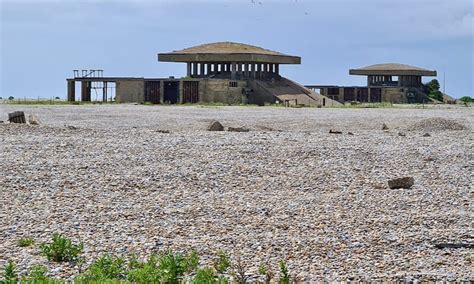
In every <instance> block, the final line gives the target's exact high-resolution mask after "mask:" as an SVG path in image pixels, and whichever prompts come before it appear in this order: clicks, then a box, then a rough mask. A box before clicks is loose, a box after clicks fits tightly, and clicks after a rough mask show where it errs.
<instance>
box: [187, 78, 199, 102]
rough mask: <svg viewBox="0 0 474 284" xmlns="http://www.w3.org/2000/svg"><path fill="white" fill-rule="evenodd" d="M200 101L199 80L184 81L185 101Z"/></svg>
mask: <svg viewBox="0 0 474 284" xmlns="http://www.w3.org/2000/svg"><path fill="white" fill-rule="evenodd" d="M198 101H199V82H198V81H183V103H190V104H195V103H197V102H198Z"/></svg>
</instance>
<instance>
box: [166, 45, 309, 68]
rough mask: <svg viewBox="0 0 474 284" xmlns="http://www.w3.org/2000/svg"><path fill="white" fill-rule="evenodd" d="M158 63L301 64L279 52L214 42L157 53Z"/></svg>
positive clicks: (299, 59) (299, 61)
mask: <svg viewBox="0 0 474 284" xmlns="http://www.w3.org/2000/svg"><path fill="white" fill-rule="evenodd" d="M158 61H164V62H204V63H207V62H209V63H230V62H241V63H276V64H301V57H299V56H292V55H286V54H283V53H280V52H276V51H272V50H268V49H264V48H261V47H258V46H253V45H248V44H243V43H235V42H216V43H208V44H202V45H198V46H194V47H190V48H186V49H182V50H178V51H173V52H169V53H159V54H158Z"/></svg>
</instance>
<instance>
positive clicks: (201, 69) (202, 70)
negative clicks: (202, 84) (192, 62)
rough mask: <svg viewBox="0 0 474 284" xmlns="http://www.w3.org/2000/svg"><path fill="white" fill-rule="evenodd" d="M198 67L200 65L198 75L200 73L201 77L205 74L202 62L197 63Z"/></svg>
mask: <svg viewBox="0 0 474 284" xmlns="http://www.w3.org/2000/svg"><path fill="white" fill-rule="evenodd" d="M199 67H200V70H199V71H200V72H199V75H201V77H204V76H205V75H206V74H205V72H204V63H202V62H201V63H199Z"/></svg>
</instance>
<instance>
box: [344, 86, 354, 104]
mask: <svg viewBox="0 0 474 284" xmlns="http://www.w3.org/2000/svg"><path fill="white" fill-rule="evenodd" d="M355 100H356V93H355V88H348V87H346V88H344V101H346V102H351V101H355Z"/></svg>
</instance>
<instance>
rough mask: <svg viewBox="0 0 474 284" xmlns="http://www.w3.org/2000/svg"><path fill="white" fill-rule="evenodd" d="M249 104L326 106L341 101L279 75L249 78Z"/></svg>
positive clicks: (337, 103)
mask: <svg viewBox="0 0 474 284" xmlns="http://www.w3.org/2000/svg"><path fill="white" fill-rule="evenodd" d="M249 83H250V88H252V90H253V92H252V94H251V95H250V96H249V101H248V102H249V103H250V104H257V105H263V104H265V103H276V102H278V103H283V104H285V105H286V106H293V107H299V106H306V107H326V106H337V105H341V103H339V102H337V101H335V100H332V99H330V98H328V97H325V96H323V95H321V94H319V93H316V92H313V91H311V90H309V89H308V88H306V87H304V86H303V85H301V84H299V83H297V82H294V81H292V80H290V79H287V78H284V77H281V78H280V79H279V80H274V81H271V80H251V81H250V82H249Z"/></svg>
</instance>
